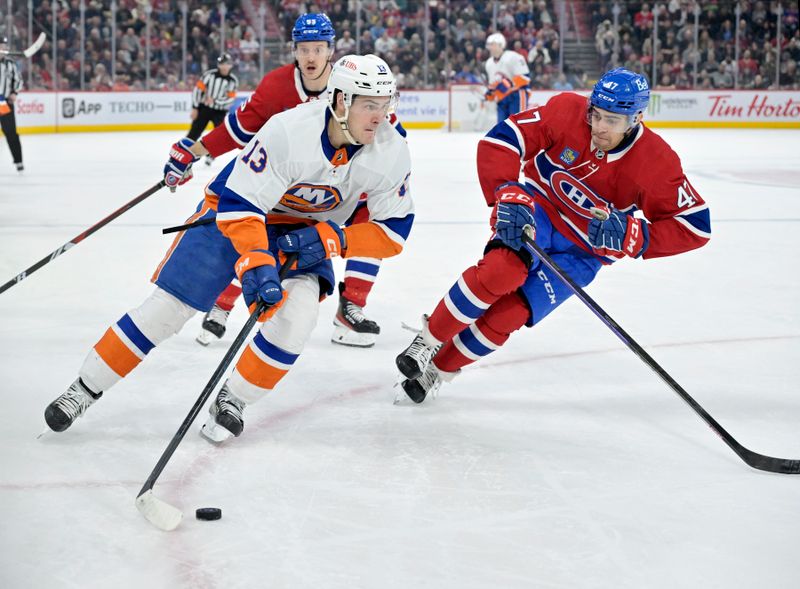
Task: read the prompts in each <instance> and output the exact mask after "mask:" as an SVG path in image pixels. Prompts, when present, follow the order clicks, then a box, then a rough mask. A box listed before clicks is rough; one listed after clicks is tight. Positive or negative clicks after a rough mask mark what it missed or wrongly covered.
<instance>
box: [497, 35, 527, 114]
mask: <svg viewBox="0 0 800 589" xmlns="http://www.w3.org/2000/svg"><path fill="white" fill-rule="evenodd" d="M486 48H487V49H488V50H489V59H487V60H486V78H487V80H488V82H489V88H488V90H486V100H489V101H491V102H496V103H497V122H498V124H499V123H502V122H503V121H505V120H506V119H507V118H508V117H510V116H511V115H513V114H517V113H518V112H522V111H523V110H527V109H528V87H529V86H530V83H531V71H530V69H529V68H528V63H527V62H526V61H525V58H524V57H522V55H520V54H519V53H517V52H516V51H506V38H505V37H504V36H503V34H502V33H492V34H491V35H489V36H488V37H487V38H486Z"/></svg>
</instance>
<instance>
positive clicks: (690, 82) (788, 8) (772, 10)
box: [592, 0, 800, 90]
mask: <svg viewBox="0 0 800 589" xmlns="http://www.w3.org/2000/svg"><path fill="white" fill-rule="evenodd" d="M736 4H737V3H736V1H735V0H711V1H705V2H700V3H699V7H700V13H699V15H698V27H697V36H698V43H697V51H695V45H694V37H695V2H694V1H689V2H687V1H681V0H669V1H666V2H661V3H658V4H657V6H658V8H654V4H653V3H650V2H640V1H636V2H634V1H631V0H628V1H622V2H619V7H620V9H621V10H620V12H619V15H618V23H619V28H618V30H615V29H614V27H613V24H612V23H613V19H614V15H613V4H612V3H610V2H593V6H592V22H593V25H594V30H595V43H596V47H597V52H598V55H599V57H600V60H601V66H602V67H603V68H608V67H612V66H624V67H626V68H628V69H631V70H635V71H638V72H641V73H645V74H647V76H648V77H652V72H653V60H654V59H655V62H656V63H655V66H656V78H657V79H656V80H655V84H654V85H655V87H656V88H660V89H673V88H677V89H688V88H693V87H694V82H695V74H696V78H697V88H700V89H713V88H733V87H734V84H735V83H737V82H738V87H739V88H742V89H778V88H780V89H784V90H789V89H794V90H796V89H800V74H798V67H797V66H798V61H800V30H798V21H799V20H800V18H799V17H800V14H798V4H797V2H791V1H787V0H783V2H777V1H776V0H772V1H769V0H756V1H748V0H743V1H741V2H739V8H740V14H739V37H738V43H739V53H738V61H737V59H736V57H737V55H736V42H737V41H736V39H737V37H736ZM778 16H780V24H781V30H780V46H779V47H778V34H777V32H778V31H777V27H778ZM656 17H657V19H658V38H657V40H656V42H655V50H654V48H653V32H654V26H655V20H656ZM778 59H780V62H779V68H778V69H776V65H777V60H778ZM695 63H697V68H696V72H695V66H694V64H695ZM776 72H777V73H778V76H779V81H778V84H776V83H775V82H776ZM737 78H738V80H737Z"/></svg>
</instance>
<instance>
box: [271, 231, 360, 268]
mask: <svg viewBox="0 0 800 589" xmlns="http://www.w3.org/2000/svg"><path fill="white" fill-rule="evenodd" d="M278 247H279V248H280V249H281V251H283V252H285V253H287V254H289V253H292V252H297V253H298V256H297V267H298V268H300V269H302V268H308V267H310V266H313V265H314V264H318V263H319V262H321V261H322V260H325V259H326V258H332V257H334V256H341V255H343V252H344V249H345V247H346V243H345V237H344V232H343V231H342V230H341V228H340V227H339V226H338V225H336V223H331V222H330V221H324V222H321V223H317V224H316V225H312V226H310V227H304V228H303V229H297V230H296V231H290V232H289V233H287V234H286V235H282V236H281V237H279V238H278Z"/></svg>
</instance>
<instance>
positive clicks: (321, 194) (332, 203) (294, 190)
mask: <svg viewBox="0 0 800 589" xmlns="http://www.w3.org/2000/svg"><path fill="white" fill-rule="evenodd" d="M341 203H342V195H341V194H340V193H339V191H338V190H337V189H336V188H334V187H332V186H325V185H322V184H295V185H294V186H291V187H289V188H288V189H287V190H286V193H285V194H284V195H283V197H282V198H281V201H280V203H279V204H281V205H283V206H285V207H286V208H289V209H292V210H293V211H298V212H300V213H324V212H325V211H330V210H333V209H335V208H336V207H338V206H339V205H340V204H341Z"/></svg>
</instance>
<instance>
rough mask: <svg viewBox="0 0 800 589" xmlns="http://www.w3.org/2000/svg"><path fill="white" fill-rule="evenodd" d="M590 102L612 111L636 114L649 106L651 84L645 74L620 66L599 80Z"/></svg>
mask: <svg viewBox="0 0 800 589" xmlns="http://www.w3.org/2000/svg"><path fill="white" fill-rule="evenodd" d="M589 102H590V103H591V105H592V106H596V107H597V108H602V109H603V110H607V111H610V112H615V113H618V114H622V115H635V114H636V113H639V112H642V111H643V110H645V109H646V108H647V103H648V102H650V85H649V84H648V83H647V78H645V77H644V76H643V75H641V74H637V73H636V72H632V71H630V70H626V69H625V68H621V67H618V68H615V69H613V70H610V71H607V72H606V73H605V74H603V75H602V76H601V77H600V79H599V80H597V84H595V85H594V89H593V90H592V95H591V96H590V97H589Z"/></svg>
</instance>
